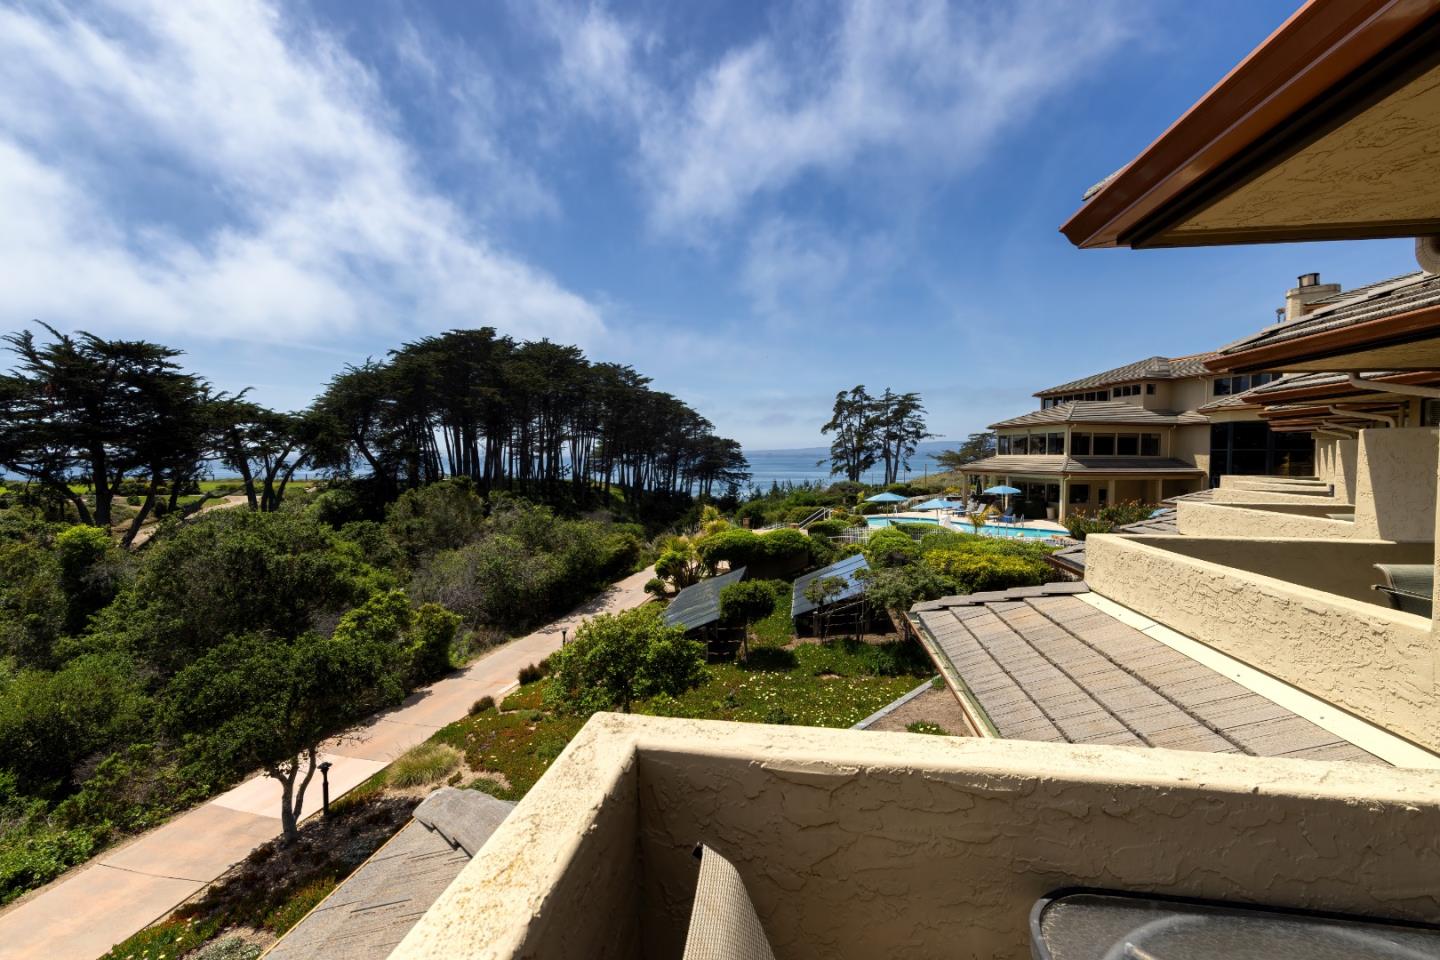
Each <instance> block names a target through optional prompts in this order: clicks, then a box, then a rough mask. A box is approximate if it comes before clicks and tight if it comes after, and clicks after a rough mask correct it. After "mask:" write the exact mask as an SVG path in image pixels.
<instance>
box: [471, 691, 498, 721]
mask: <svg viewBox="0 0 1440 960" xmlns="http://www.w3.org/2000/svg"><path fill="white" fill-rule="evenodd" d="M494 709H495V698H494V697H492V696H489V695H488V694H487V695H486V696H483V697H481V698H480V699H479V700H476V701H475V702H474V703H472V704H470V713H469V716H472V717H473V716H475V715H476V714H478V713H485V712H486V711H487V710H494Z"/></svg>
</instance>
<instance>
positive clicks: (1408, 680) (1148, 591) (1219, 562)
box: [1085, 535, 1440, 750]
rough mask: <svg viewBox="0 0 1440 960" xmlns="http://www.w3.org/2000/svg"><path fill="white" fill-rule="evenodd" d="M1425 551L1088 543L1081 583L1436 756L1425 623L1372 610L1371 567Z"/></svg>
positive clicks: (1375, 602)
mask: <svg viewBox="0 0 1440 960" xmlns="http://www.w3.org/2000/svg"><path fill="white" fill-rule="evenodd" d="M1433 555H1434V547H1433V545H1432V544H1430V543H1428V542H1427V543H1418V542H1417V543H1397V542H1392V541H1382V540H1361V539H1342V540H1296V539H1290V540H1265V539H1239V538H1217V537H1196V536H1184V535H1181V536H1152V537H1141V538H1132V537H1122V536H1114V535H1107V536H1092V537H1090V538H1089V539H1088V540H1086V564H1085V580H1086V582H1087V583H1088V584H1089V585H1090V587H1091V588H1092V589H1093V590H1094V591H1095V592H1096V593H1099V594H1101V595H1103V596H1105V597H1107V598H1109V599H1110V600H1113V601H1115V602H1116V603H1119V604H1122V605H1123V606H1125V607H1128V608H1130V609H1131V610H1134V611H1136V612H1138V613H1140V614H1143V615H1144V616H1146V617H1150V618H1152V619H1154V620H1156V621H1158V622H1160V623H1163V624H1164V625H1165V626H1167V627H1170V628H1171V629H1173V630H1176V631H1178V632H1180V633H1182V634H1184V635H1186V636H1188V637H1192V638H1194V639H1195V640H1198V641H1200V642H1202V643H1205V644H1208V645H1209V646H1212V647H1214V648H1216V649H1219V650H1221V651H1222V652H1224V653H1227V654H1229V655H1230V656H1232V657H1235V658H1236V659H1239V660H1242V661H1244V662H1245V663H1248V664H1249V665H1251V666H1253V667H1255V668H1257V669H1259V670H1262V671H1264V672H1266V673H1269V674H1270V675H1272V676H1274V677H1277V678H1279V679H1281V680H1284V681H1286V682H1287V683H1290V684H1293V685H1295V686H1297V687H1300V688H1301V689H1303V690H1305V691H1308V692H1309V693H1311V694H1313V695H1315V696H1317V697H1320V698H1321V699H1323V700H1326V701H1328V702H1329V703H1332V704H1335V705H1336V706H1338V707H1341V708H1343V709H1345V710H1347V711H1349V712H1351V713H1354V714H1356V715H1357V716H1359V717H1362V718H1364V719H1366V720H1369V721H1370V722H1372V723H1375V724H1378V725H1379V726H1381V727H1384V728H1386V729H1388V730H1390V731H1392V732H1394V733H1396V734H1397V735H1399V736H1402V737H1405V738H1406V739H1409V740H1411V741H1412V742H1414V743H1417V744H1419V745H1421V746H1424V747H1426V748H1428V749H1431V750H1434V749H1437V747H1440V698H1437V691H1436V649H1435V645H1434V643H1433V641H1432V639H1431V622H1430V620H1429V619H1427V618H1425V617H1420V616H1416V615H1415V614H1410V613H1402V612H1400V611H1397V610H1392V609H1389V607H1387V606H1384V605H1382V604H1383V603H1384V601H1383V599H1382V598H1381V597H1380V595H1379V594H1377V593H1375V592H1374V591H1373V590H1371V589H1370V587H1371V584H1374V583H1375V582H1377V576H1376V572H1375V570H1374V569H1373V564H1376V563H1422V564H1428V563H1431V562H1432V559H1433Z"/></svg>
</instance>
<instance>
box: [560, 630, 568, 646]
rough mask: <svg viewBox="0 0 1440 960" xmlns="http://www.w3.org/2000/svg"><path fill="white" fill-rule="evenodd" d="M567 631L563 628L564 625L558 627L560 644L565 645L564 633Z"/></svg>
mask: <svg viewBox="0 0 1440 960" xmlns="http://www.w3.org/2000/svg"><path fill="white" fill-rule="evenodd" d="M569 632H570V631H569V630H567V629H565V628H564V627H561V628H560V646H562V647H563V646H565V635H566V634H567V633H569Z"/></svg>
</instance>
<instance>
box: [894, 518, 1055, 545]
mask: <svg viewBox="0 0 1440 960" xmlns="http://www.w3.org/2000/svg"><path fill="white" fill-rule="evenodd" d="M865 522H866V523H867V524H869V525H870V527H871V529H874V528H877V527H890V526H894V525H896V524H901V523H927V524H930V525H931V526H939V525H940V521H939V520H936V519H933V518H931V517H895V518H891V517H866V518H865ZM953 529H955V530H958V531H959V532H960V533H973V532H974V531H975V528H974V527H972V526H970V524H968V523H961V524H958V525H956V526H955V527H954V528H953ZM980 533H981V535H983V536H986V537H1010V538H1011V539H1014V538H1016V537H1019V538H1021V539H1023V540H1048V539H1050V538H1051V537H1058V536H1064V531H1062V530H1036V529H1034V528H1032V527H1015V526H1011V525H1010V524H1008V523H982V524H981V525H980Z"/></svg>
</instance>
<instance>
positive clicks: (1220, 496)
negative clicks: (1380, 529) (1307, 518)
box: [1211, 477, 1350, 512]
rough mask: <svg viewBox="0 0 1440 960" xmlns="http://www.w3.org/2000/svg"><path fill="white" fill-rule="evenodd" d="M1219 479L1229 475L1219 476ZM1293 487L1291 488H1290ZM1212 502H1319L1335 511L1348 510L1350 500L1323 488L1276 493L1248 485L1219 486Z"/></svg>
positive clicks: (1224, 478)
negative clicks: (1327, 491)
mask: <svg viewBox="0 0 1440 960" xmlns="http://www.w3.org/2000/svg"><path fill="white" fill-rule="evenodd" d="M1220 479H1221V481H1222V482H1223V481H1225V480H1228V479H1229V477H1221V478H1220ZM1292 489H1293V488H1292ZM1211 502H1213V503H1312V504H1313V503H1320V504H1335V505H1336V507H1335V509H1336V512H1339V511H1340V510H1348V509H1349V508H1350V501H1349V500H1345V499H1343V498H1341V497H1339V496H1334V497H1332V496H1327V495H1326V494H1325V492H1324V490H1323V489H1315V492H1313V493H1277V492H1275V491H1273V490H1262V489H1255V488H1248V487H1234V486H1230V487H1227V486H1223V485H1222V486H1219V487H1216V488H1215V493H1214V494H1213V496H1212V498H1211Z"/></svg>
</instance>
